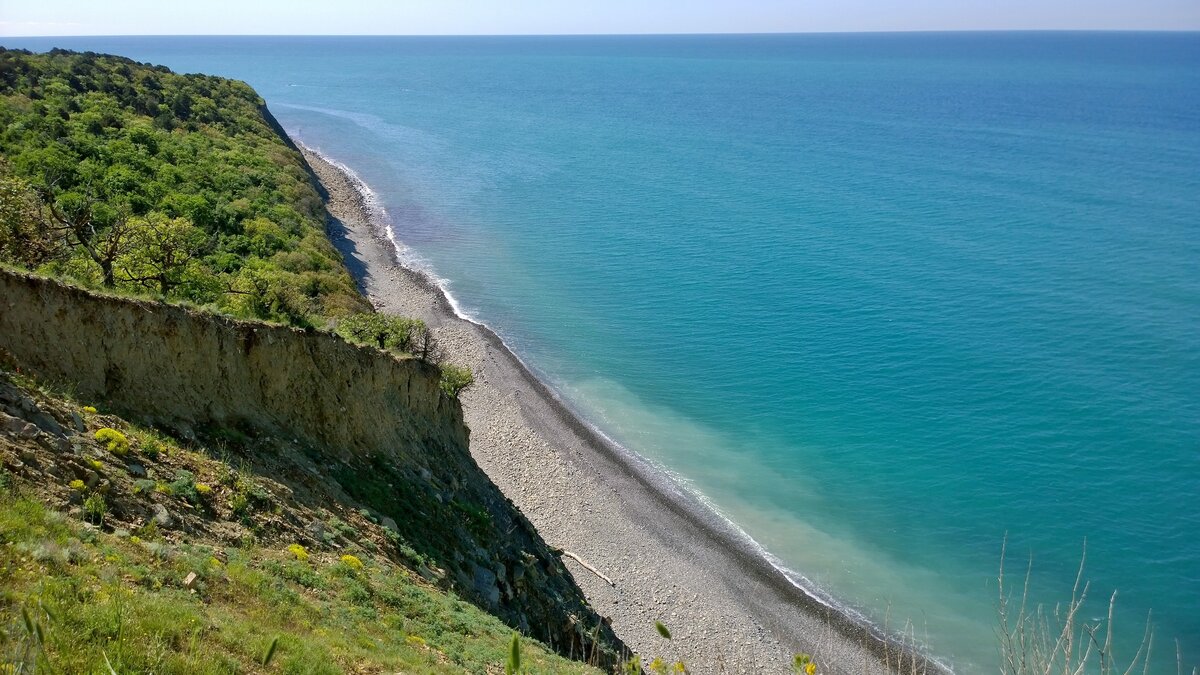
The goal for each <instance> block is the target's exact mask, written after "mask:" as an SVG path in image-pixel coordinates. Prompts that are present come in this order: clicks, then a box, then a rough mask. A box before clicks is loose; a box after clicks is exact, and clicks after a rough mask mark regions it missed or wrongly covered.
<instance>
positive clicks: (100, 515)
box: [83, 492, 108, 525]
mask: <svg viewBox="0 0 1200 675" xmlns="http://www.w3.org/2000/svg"><path fill="white" fill-rule="evenodd" d="M106 513H108V504H106V503H105V501H104V495H102V494H100V493H99V492H93V493H92V494H91V496H89V497H88V498H87V499H86V500H84V502H83V515H84V517H85V518H87V521H88V522H89V523H91V524H93V525H103V524H104V514H106Z"/></svg>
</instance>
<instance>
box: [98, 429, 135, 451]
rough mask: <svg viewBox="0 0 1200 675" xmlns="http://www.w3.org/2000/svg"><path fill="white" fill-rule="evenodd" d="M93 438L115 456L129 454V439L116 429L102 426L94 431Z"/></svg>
mask: <svg viewBox="0 0 1200 675" xmlns="http://www.w3.org/2000/svg"><path fill="white" fill-rule="evenodd" d="M95 438H96V441H97V442H98V443H100V444H102V445H103V446H104V447H105V448H107V449H108V451H109V452H111V453H112V454H114V455H116V456H117V457H124V456H125V455H128V454H129V439H128V438H126V437H125V434H123V433H121V432H119V431H117V430H116V429H110V428H108V427H104V428H103V429H100V430H99V431H97V432H96V436H95Z"/></svg>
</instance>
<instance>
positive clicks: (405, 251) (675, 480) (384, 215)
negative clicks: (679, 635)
mask: <svg viewBox="0 0 1200 675" xmlns="http://www.w3.org/2000/svg"><path fill="white" fill-rule="evenodd" d="M296 144H297V145H299V146H300V147H302V148H304V149H305V150H306V151H308V152H311V153H313V154H314V155H316V156H318V157H320V158H321V159H323V160H325V161H326V162H329V163H330V164H331V165H333V166H334V167H336V168H337V169H338V170H339V171H341V172H342V173H343V174H345V175H346V176H347V177H348V178H349V179H350V183H351V185H353V186H354V189H355V190H356V191H357V192H358V193H359V196H360V197H361V198H362V200H363V204H364V205H366V207H367V214H368V217H369V218H371V220H372V222H371V223H369V225H371V226H373V227H374V226H378V227H380V228H382V229H383V231H384V234H385V235H386V236H387V239H388V241H389V242H391V244H392V247H393V248H394V249H395V251H396V256H397V258H398V259H399V261H400V264H401V265H404V266H406V267H409V268H411V269H415V270H416V271H418V272H420V273H421V274H424V275H425V276H427V277H428V278H429V279H430V280H432V281H433V282H434V283H435V284H436V285H437V287H438V290H440V291H441V292H442V295H443V296H445V298H446V301H447V302H448V303H449V305H450V308H451V310H453V311H454V315H455V316H457V317H458V318H460V319H462V320H463V321H470V322H471V323H474V324H476V325H479V326H482V327H484V328H487V329H488V330H489V331H491V332H492V334H493V335H495V336H496V337H497V338H498V339H499V340H500V342H501V344H503V345H504V348H505V349H507V350H508V352H509V353H510V354H511V355H512V356H513V358H515V359H516V360H517V361H518V362H519V363H520V364H521V365H522V366H524V367H525V369H526V370H528V371H529V372H530V373H534V374H535V376H536V377H537V378H538V379H540V380H541V381H542V382H543V383H544V384H546V390H547V391H549V392H550V394H551V395H552V396H554V398H556V399H557V400H558V401H559V403H561V404H562V405H563V406H564V407H565V408H567V409H569V410H570V411H571V412H572V413H573V414H574V415H575V417H576V418H577V419H578V420H579V421H580V422H582V423H583V425H584V426H586V427H587V428H588V429H589V430H590V431H591V432H592V433H594V434H596V435H597V436H599V437H600V438H602V439H604V441H605V442H606V443H608V444H609V445H610V446H611V447H613V448H616V449H617V450H618V451H619V452H620V453H622V454H623V455H624V456H625V457H626V458H627V460H629V461H630V462H631V463H633V464H637V465H639V466H641V467H643V469H642V471H643V472H644V473H645V474H647V475H652V476H657V477H659V478H660V479H662V481H661V483H659V484H658V486H657V487H658V489H660V490H661V489H668V488H669V489H671V491H672V492H674V493H675V494H676V495H677V496H688V497H691V498H692V500H693V501H694V502H696V503H697V504H699V505H700V506H702V507H703V508H704V509H705V510H706V511H707V512H708V513H709V514H710V515H712V516H714V517H715V518H716V519H717V521H719V522H720V523H722V524H723V525H724V527H725V528H726V530H727V531H728V532H729V533H730V534H732V536H733V538H734V539H735V540H736V541H738V542H740V543H741V545H742V546H744V547H746V548H747V549H749V550H750V551H752V552H753V553H754V554H755V555H757V556H758V557H759V558H761V559H762V560H765V561H766V562H767V564H769V565H770V566H771V567H772V568H774V569H775V570H776V571H777V572H779V573H780V574H781V575H782V576H783V578H784V579H786V580H787V581H788V583H790V584H791V585H792V586H794V587H795V588H796V589H797V590H799V591H800V592H801V593H804V595H806V596H808V597H809V598H811V599H812V600H813V601H814V602H817V603H819V604H821V605H823V606H825V607H828V608H829V609H831V610H833V611H835V612H838V613H840V614H842V615H844V616H846V617H849V618H850V620H851V621H853V622H855V623H858V624H860V625H863V626H866V627H868V628H869V629H870V630H871V631H872V632H874V633H876V634H877V635H880V636H884V637H886V638H887V639H889V640H896V641H898V642H901V643H903V640H904V639H905V638H904V636H902V635H893V634H892V633H891V632H890V631H888V630H885V629H883V628H880V627H879V626H878V624H876V623H875V622H874V621H873V620H872V619H871V618H870V617H868V616H867V615H865V614H863V613H862V612H860V611H859V610H857V609H855V608H854V607H852V606H850V605H847V604H846V603H843V602H839V601H837V600H836V599H834V598H833V597H832V596H831V595H830V594H828V593H826V592H825V591H822V590H821V589H820V587H818V586H817V585H816V584H815V583H813V582H812V581H811V580H810V579H808V578H807V577H805V576H804V575H803V574H800V573H799V572H797V571H796V570H793V569H791V568H790V567H788V566H787V565H786V564H785V563H784V562H783V560H781V559H780V558H779V557H777V556H775V555H773V554H772V553H771V552H770V551H768V550H767V549H766V547H764V546H763V545H762V544H760V543H758V541H756V540H755V539H754V537H752V536H750V534H749V533H748V532H746V530H744V529H742V527H741V526H740V525H738V524H737V523H736V522H734V521H733V519H731V518H730V517H729V516H727V515H725V513H724V512H723V511H722V510H721V509H720V508H719V507H718V506H717V505H716V503H714V502H713V501H712V500H711V499H710V498H709V497H708V496H707V495H705V494H704V493H703V492H702V491H701V490H700V489H699V488H697V487H695V485H694V482H693V481H691V480H689V479H687V478H686V477H684V476H683V475H681V474H679V473H678V472H676V471H674V470H672V469H670V468H668V467H667V466H666V465H664V464H662V463H661V462H657V461H654V460H651V459H649V458H647V457H645V456H643V455H641V454H640V453H638V452H637V451H635V450H632V449H630V448H629V447H627V446H625V445H624V444H622V443H620V442H618V441H617V440H616V439H615V438H613V437H612V436H610V435H609V434H608V433H606V432H604V431H603V430H602V429H600V428H599V427H598V426H596V424H595V423H593V422H592V421H590V420H589V419H587V417H586V416H584V415H583V414H581V413H580V410H579V406H578V405H576V404H575V402H574V401H572V400H570V399H568V398H566V397H564V396H563V395H562V393H561V387H557V386H551V385H550V384H549V383H551V382H553V381H554V378H551V377H548V376H547V374H546V373H544V372H542V371H541V370H540V369H537V368H535V367H533V366H531V365H530V364H529V363H526V361H525V360H524V359H522V358H521V356H520V355H519V354H518V353H517V352H516V350H514V349H513V348H512V346H511V345H510V344H509V342H508V341H507V340H505V339H504V338H503V337H502V336H501V335H500V334H499V333H498V332H497V331H496V330H495V329H493V328H492V327H491V326H489V325H488V324H487V323H486V322H484V321H482V320H480V319H478V318H476V317H474V316H471V315H470V314H468V313H467V312H465V311H463V309H462V307H461V305H460V304H459V303H458V300H457V299H456V298H455V297H454V295H453V294H452V293H450V291H449V289H448V288H447V286H448V284H449V283H450V280H449V279H445V278H443V277H440V276H438V275H437V274H436V273H435V272H434V271H433V266H432V264H431V263H429V261H427V260H425V259H424V258H422V257H420V255H418V254H417V253H416V252H415V251H413V249H412V247H410V246H408V245H407V244H405V243H403V242H401V241H400V240H399V239H398V238H397V237H396V233H395V231H394V229H393V227H392V225H393V223H392V220H391V217H390V216H389V215H388V212H387V209H386V208H385V207H384V206H383V203H382V201H381V200H380V198H379V196H378V194H377V193H376V192H375V191H374V190H373V189H371V186H370V185H368V184H367V182H366V181H364V180H363V179H362V177H361V176H359V175H358V173H357V172H356V171H354V169H351V168H350V167H349V166H347V165H346V164H345V163H343V162H340V161H338V160H336V159H334V158H333V157H330V156H329V155H327V154H325V153H324V152H321V151H320V150H318V149H316V148H313V147H311V146H308V145H305V144H303V143H300V142H299V141H297V142H296ZM909 646H910V647H912V648H916V647H917V645H909ZM920 653H921V656H922V657H923V658H925V659H928V660H929V661H931V662H933V663H935V664H937V665H938V666H939V667H941V668H942V670H943V672H945V673H947V674H948V675H953V673H954V670H953V669H952V668H951V667H950V666H949V664H947V663H945V662H944V661H942V660H940V659H938V658H936V657H934V656H932V655H930V653H929V652H928V651H927V650H926V649H921V651H920Z"/></svg>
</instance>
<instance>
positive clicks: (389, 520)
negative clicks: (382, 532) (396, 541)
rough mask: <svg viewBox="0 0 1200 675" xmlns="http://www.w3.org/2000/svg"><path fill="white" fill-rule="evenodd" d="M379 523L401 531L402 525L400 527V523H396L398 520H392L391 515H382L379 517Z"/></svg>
mask: <svg viewBox="0 0 1200 675" xmlns="http://www.w3.org/2000/svg"><path fill="white" fill-rule="evenodd" d="M379 524H380V525H383V526H384V527H386V528H388V529H389V530H391V531H392V532H399V531H400V527H399V526H398V525H396V521H395V520H392V518H391V517H389V516H380V518H379Z"/></svg>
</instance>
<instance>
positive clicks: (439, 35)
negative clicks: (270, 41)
mask: <svg viewBox="0 0 1200 675" xmlns="http://www.w3.org/2000/svg"><path fill="white" fill-rule="evenodd" d="M930 33H937V34H954V33H1174V34H1184V33H1200V27H1196V28H952V29H937V28H928V29H927V28H913V29H898V30H812V31H754V32H678V33H662V32H644V33H76V34H53V35H5V34H0V39H5V38H18V39H20V38H25V39H47V38H68V39H70V38H142V37H145V38H169V37H247V38H251V37H331V38H332V37H339V38H348V37H359V38H397V37H402V38H442V37H445V38H458V37H474V38H488V37H490V38H522V37H530V38H532V37H721V36H730V37H736V36H787V35H910V34H930Z"/></svg>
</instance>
